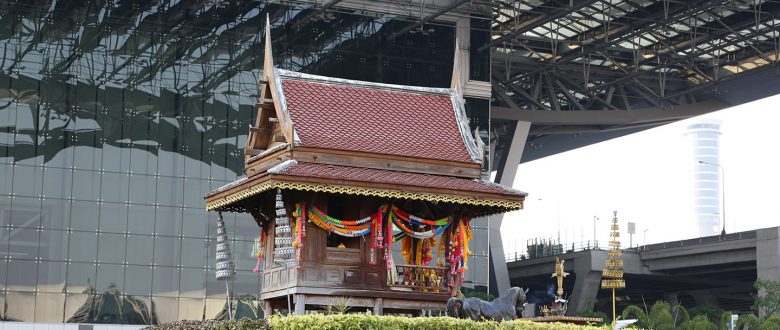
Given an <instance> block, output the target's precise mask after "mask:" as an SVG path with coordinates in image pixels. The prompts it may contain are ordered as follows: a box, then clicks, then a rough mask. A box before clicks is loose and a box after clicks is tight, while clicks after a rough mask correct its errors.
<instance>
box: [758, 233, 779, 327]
mask: <svg viewBox="0 0 780 330" xmlns="http://www.w3.org/2000/svg"><path fill="white" fill-rule="evenodd" d="M756 234H757V235H756V275H757V277H758V278H759V279H763V280H774V281H777V280H778V279H780V227H774V228H765V229H759V230H756ZM758 294H759V296H763V295H764V294H766V292H764V291H763V290H762V291H759V292H758ZM759 316H761V317H763V316H764V315H759Z"/></svg>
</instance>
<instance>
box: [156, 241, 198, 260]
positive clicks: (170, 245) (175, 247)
mask: <svg viewBox="0 0 780 330" xmlns="http://www.w3.org/2000/svg"><path fill="white" fill-rule="evenodd" d="M181 251H187V253H194V254H196V255H198V254H201V252H200V251H191V250H183V249H182V246H181V239H180V238H177V237H166V236H159V237H157V238H156V239H155V240H154V264H155V265H157V266H179V265H180V264H181Z"/></svg>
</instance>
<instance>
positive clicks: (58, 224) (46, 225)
mask: <svg viewBox="0 0 780 330" xmlns="http://www.w3.org/2000/svg"><path fill="white" fill-rule="evenodd" d="M40 215H41V226H42V227H43V229H56V230H65V229H67V228H68V226H69V225H70V223H69V222H70V215H71V202H70V201H69V200H67V199H54V198H44V200H43V203H42V206H41V214H40Z"/></svg>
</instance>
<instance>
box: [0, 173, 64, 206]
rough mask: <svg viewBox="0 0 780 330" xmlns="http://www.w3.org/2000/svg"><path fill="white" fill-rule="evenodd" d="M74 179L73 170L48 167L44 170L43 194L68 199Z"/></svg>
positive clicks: (48, 196)
mask: <svg viewBox="0 0 780 330" xmlns="http://www.w3.org/2000/svg"><path fill="white" fill-rule="evenodd" d="M0 180H2V179H0ZM72 180H73V170H71V169H66V168H53V167H47V168H46V169H44V171H43V195H44V196H45V197H46V198H62V199H66V198H68V197H70V196H71V193H72V191H71V189H72V187H71V186H72Z"/></svg>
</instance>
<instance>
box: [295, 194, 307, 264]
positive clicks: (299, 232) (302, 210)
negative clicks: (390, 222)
mask: <svg viewBox="0 0 780 330" xmlns="http://www.w3.org/2000/svg"><path fill="white" fill-rule="evenodd" d="M293 218H294V219H295V241H294V242H292V246H293V247H294V248H295V260H296V265H300V264H301V249H303V238H304V237H306V205H305V204H303V203H297V204H295V211H293Z"/></svg>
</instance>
